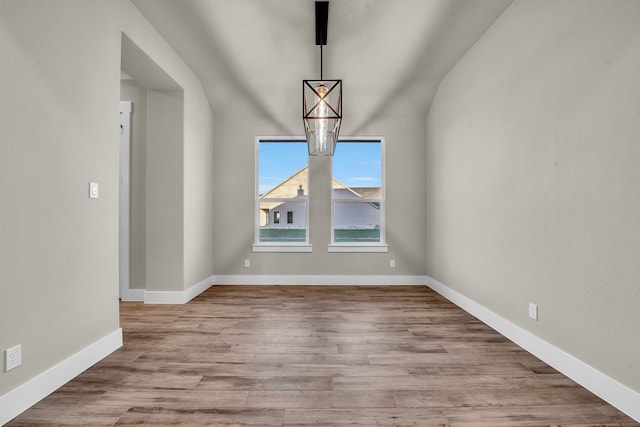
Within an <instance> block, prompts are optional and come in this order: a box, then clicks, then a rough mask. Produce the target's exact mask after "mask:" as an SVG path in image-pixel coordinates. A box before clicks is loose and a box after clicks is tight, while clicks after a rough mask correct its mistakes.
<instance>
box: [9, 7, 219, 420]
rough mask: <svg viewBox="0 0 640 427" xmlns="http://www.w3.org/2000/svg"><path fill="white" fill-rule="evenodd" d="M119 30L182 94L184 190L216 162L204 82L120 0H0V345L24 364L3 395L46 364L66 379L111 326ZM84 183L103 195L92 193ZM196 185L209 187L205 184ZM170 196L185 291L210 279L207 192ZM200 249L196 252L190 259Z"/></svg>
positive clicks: (114, 325) (180, 286)
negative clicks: (75, 360)
mask: <svg viewBox="0 0 640 427" xmlns="http://www.w3.org/2000/svg"><path fill="white" fill-rule="evenodd" d="M123 32H124V33H126V34H128V35H130V37H131V39H132V40H134V41H135V42H136V43H138V44H139V45H140V47H141V48H142V49H144V51H145V52H147V53H148V54H149V56H150V57H151V58H152V59H153V60H154V61H155V62H156V63H157V64H159V65H160V66H161V67H162V68H163V69H164V70H165V71H166V72H167V73H168V74H169V75H170V76H171V77H172V78H173V79H174V80H175V81H176V82H178V84H179V85H180V86H181V87H182V88H184V100H183V101H180V102H183V103H184V108H183V110H184V111H183V113H182V115H181V116H180V117H181V118H182V123H183V126H184V128H183V132H182V133H183V135H181V136H182V137H183V147H180V150H181V151H183V152H184V153H188V154H189V156H186V154H185V155H184V157H180V158H179V159H178V160H177V165H176V170H179V171H182V174H183V175H182V180H181V182H182V185H191V184H192V183H193V181H194V180H199V179H200V178H201V177H203V176H205V177H206V174H207V173H208V172H206V171H203V169H205V168H207V167H208V168H209V169H210V168H211V152H212V148H211V146H212V142H213V141H212V140H213V123H212V121H213V119H212V116H211V112H210V109H209V106H208V104H207V101H206V98H205V96H204V93H203V91H202V87H201V86H200V83H199V81H198V79H197V78H196V77H195V76H194V75H193V73H192V72H191V70H190V69H189V68H188V67H187V66H186V65H185V64H184V62H183V61H182V60H181V59H180V57H179V56H178V55H177V54H176V53H175V52H174V51H173V50H172V49H171V47H170V46H169V45H168V44H167V43H166V41H164V40H163V39H162V38H161V37H160V36H159V35H158V33H157V32H156V31H155V30H154V29H153V27H152V26H151V25H150V24H149V23H148V22H147V21H146V19H145V18H144V17H143V16H142V15H141V14H140V13H139V11H138V10H137V9H136V8H135V7H134V6H133V5H132V4H131V3H130V2H129V1H128V0H114V1H100V2H86V1H82V0H60V1H56V2H42V1H39V0H15V1H14V0H4V1H2V2H0V51H2V61H0V77H2V79H3V81H5V82H11V84H3V85H0V128H1V129H2V135H3V136H2V144H0V200H1V203H0V235H1V236H2V238H1V239H0V348H2V349H4V348H8V347H10V346H12V345H14V344H22V361H23V364H22V366H21V367H19V368H17V369H15V370H12V371H10V372H8V373H5V372H0V396H7V395H8V394H9V393H10V392H11V391H13V390H15V389H16V388H17V387H18V386H20V385H24V384H25V383H28V382H29V381H30V380H32V379H33V378H35V377H37V376H38V375H39V374H41V373H43V372H45V371H47V370H49V371H48V372H54V374H53V375H54V376H55V375H57V376H58V378H60V377H64V375H66V374H67V372H57V371H55V369H57V366H59V365H58V363H59V362H61V361H63V360H65V359H68V358H69V357H71V356H74V355H77V354H80V352H81V351H83V349H86V348H88V347H89V346H91V345H92V344H94V343H96V342H98V341H99V340H101V339H102V338H103V337H105V336H109V335H113V334H114V333H115V332H117V331H118V325H119V321H118V137H119V117H118V116H119V111H118V106H119V98H120V90H121V87H120V60H121V40H122V34H123ZM147 148H148V147H147ZM185 169H190V171H189V172H184V170H185ZM90 181H92V182H98V183H99V192H100V197H99V198H98V199H89V198H88V183H89V182H90ZM147 186H148V180H147ZM198 186H199V188H200V190H201V194H205V193H209V194H211V193H212V191H213V190H212V187H213V182H212V181H206V182H202V183H200V182H199V183H198ZM176 193H179V195H180V196H179V197H178V204H181V207H180V209H181V210H182V216H181V217H180V218H179V221H178V222H179V225H178V227H177V228H178V229H180V230H185V229H187V230H189V232H188V233H184V237H183V239H182V245H181V246H180V247H181V248H183V250H181V251H180V253H179V254H177V255H172V256H173V257H174V258H175V261H174V259H172V262H175V264H174V265H176V268H175V269H174V270H172V271H171V274H172V276H171V277H175V278H176V280H175V282H176V283H172V286H173V287H174V288H173V289H172V290H178V291H181V290H184V289H185V288H188V287H190V286H191V285H193V284H196V283H198V282H199V281H201V280H202V279H204V278H206V277H209V276H210V275H211V274H212V273H213V271H212V262H211V259H212V257H213V241H212V238H211V236H212V227H211V224H210V221H209V219H208V218H206V217H207V215H208V214H209V213H210V211H211V210H212V208H211V206H212V200H211V198H210V197H209V198H208V199H207V200H205V201H199V200H198V201H194V200H192V198H187V197H185V196H184V194H185V193H188V194H192V193H191V190H189V191H187V192H185V191H184V190H183V189H180V190H176ZM174 195H175V194H174ZM147 207H148V205H147ZM200 210H203V211H204V212H200ZM205 219H206V220H205ZM187 221H189V224H188V226H186V225H185V224H184V223H185V222H187ZM183 232H184V231H180V233H183ZM196 250H199V251H202V252H203V253H204V255H202V254H198V257H195V258H196V259H192V258H191V257H194V255H193V253H194V252H195V251H196ZM185 257H190V258H189V259H185ZM203 257H206V259H204V260H203ZM176 272H177V273H176ZM52 369H53V371H52ZM48 385H49V384H45V385H43V384H36V386H35V387H32V388H31V389H32V390H33V389H34V388H35V389H46V386H48ZM2 409H5V408H2ZM3 415H6V414H3Z"/></svg>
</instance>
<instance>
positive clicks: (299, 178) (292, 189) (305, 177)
mask: <svg viewBox="0 0 640 427" xmlns="http://www.w3.org/2000/svg"><path fill="white" fill-rule="evenodd" d="M308 186H309V167H308V166H305V167H304V168H302V169H300V170H299V171H298V172H296V173H294V174H293V175H291V176H290V177H289V178H287V179H285V180H284V181H282V182H281V183H279V184H278V185H276V186H275V187H273V188H272V189H271V190H269V191H267V192H266V193H264V194H262V195H261V196H260V199H294V198H297V197H298V190H300V189H302V190H303V195H304V196H308V195H309V193H308ZM332 189H333V190H346V191H348V192H350V193H352V194H353V195H354V196H356V197H365V198H379V197H380V187H348V186H346V185H344V184H343V183H341V182H340V181H338V180H337V179H335V178H334V179H333V185H332ZM281 204H282V202H260V206H261V208H263V209H273V208H274V207H275V206H279V205H281Z"/></svg>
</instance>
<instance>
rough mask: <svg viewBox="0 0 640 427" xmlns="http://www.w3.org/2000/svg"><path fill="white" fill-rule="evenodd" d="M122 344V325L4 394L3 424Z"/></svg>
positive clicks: (0, 399) (1, 404) (0, 406)
mask: <svg viewBox="0 0 640 427" xmlns="http://www.w3.org/2000/svg"><path fill="white" fill-rule="evenodd" d="M120 347H122V329H117V330H115V331H113V332H112V333H110V334H109V335H107V336H106V337H104V338H102V339H100V340H98V341H96V342H95V343H93V344H91V345H90V346H88V347H86V348H85V349H83V350H80V351H79V352H77V353H75V354H74V355H72V356H70V357H68V358H67V359H65V360H63V361H62V362H60V363H58V364H57V365H55V366H52V367H51V368H49V369H47V370H46V371H44V372H43V373H41V374H39V375H38V376H36V377H34V378H32V379H30V380H29V381H27V382H26V383H24V384H22V385H20V386H18V387H17V388H15V389H13V390H11V391H10V392H8V393H6V394H4V395H2V396H0V425H4V424H6V423H8V422H9V421H11V420H12V419H13V418H15V417H17V416H18V415H20V414H21V413H22V412H24V411H25V410H27V409H28V408H30V407H31V406H33V405H35V404H36V403H38V402H39V401H40V400H42V399H44V398H45V397H47V396H48V395H49V394H51V393H52V392H54V391H55V390H57V389H58V388H60V387H61V386H63V385H64V384H66V383H67V382H69V381H71V380H72V379H73V378H75V377H76V376H78V375H79V374H81V373H82V372H83V371H85V370H86V369H88V368H90V367H91V366H93V365H94V364H96V363H97V362H99V361H100V360H102V359H104V358H105V357H106V356H108V355H109V354H111V353H113V352H114V351H116V350H117V349H118V348H120Z"/></svg>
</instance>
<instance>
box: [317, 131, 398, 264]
mask: <svg viewBox="0 0 640 427" xmlns="http://www.w3.org/2000/svg"><path fill="white" fill-rule="evenodd" d="M340 142H376V143H378V142H379V143H380V161H381V163H382V164H381V168H380V174H381V176H380V198H360V199H340V198H338V199H336V198H334V197H333V194H334V192H333V190H332V191H331V243H330V244H329V247H328V252H389V245H387V243H386V215H385V211H386V203H385V187H386V185H385V140H384V137H382V136H367V137H365V136H355V137H341V138H339V140H338V143H337V145H336V151H337V150H339V149H340ZM334 178H335V177H334V175H333V161H332V162H331V181H332V182H333V179H334ZM336 202H338V203H374V202H377V203H380V222H381V224H380V241H379V242H336V241H335V225H334V224H335V218H334V213H335V204H336Z"/></svg>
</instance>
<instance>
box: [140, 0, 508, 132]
mask: <svg viewBox="0 0 640 427" xmlns="http://www.w3.org/2000/svg"><path fill="white" fill-rule="evenodd" d="M133 3H134V4H135V5H136V7H137V8H138V9H139V10H140V11H141V12H142V13H143V14H144V15H145V16H146V17H147V19H148V20H149V21H150V22H151V24H152V25H153V26H154V27H155V28H156V29H157V30H158V31H159V32H160V33H161V34H162V35H163V37H165V39H166V40H167V41H168V42H169V43H170V44H171V45H172V46H173V48H174V49H175V50H176V51H177V52H178V54H179V55H180V56H181V57H182V58H183V59H184V60H185V62H186V63H187V64H188V65H189V66H190V67H191V68H192V69H193V70H194V72H195V73H196V75H197V76H198V77H199V78H200V79H201V81H202V84H203V87H204V90H205V92H206V95H207V97H208V99H209V103H210V105H211V108H212V110H213V113H214V116H216V117H224V115H225V114H227V113H228V112H229V111H232V110H233V108H234V105H236V104H237V103H239V102H244V103H246V105H250V106H251V107H250V108H252V109H253V110H254V111H253V112H254V113H255V114H259V115H262V116H264V117H267V118H270V119H272V120H274V122H275V123H277V124H278V126H279V127H280V128H281V129H282V131H283V132H286V133H288V134H300V133H302V132H301V129H302V127H301V122H302V121H301V116H302V112H301V104H302V100H301V97H302V80H303V79H316V78H319V77H320V48H319V47H318V46H316V45H315V9H314V1H312V0H133ZM510 3H511V0H331V1H330V3H329V28H328V42H327V46H325V48H324V77H325V78H330V79H342V80H343V86H344V89H343V90H344V92H343V93H344V101H343V109H344V112H343V115H344V122H343V133H345V132H346V133H347V134H349V133H351V134H357V133H358V129H360V128H362V127H364V126H366V124H367V123H368V122H369V121H371V120H374V119H375V118H376V117H378V116H380V115H394V114H422V115H425V116H426V114H427V112H428V109H429V106H430V105H431V101H432V99H433V96H434V95H435V92H436V90H437V87H438V84H439V83H440V80H441V79H442V78H443V77H444V75H445V74H446V72H447V71H448V70H449V69H450V68H451V67H452V66H453V65H454V64H455V63H456V62H457V61H458V60H459V59H460V58H461V57H462V56H463V55H464V53H465V52H466V51H467V50H468V49H469V48H470V47H471V46H472V45H473V44H474V43H475V42H476V41H477V40H478V38H479V37H480V36H481V35H482V34H483V33H484V32H485V31H486V30H487V29H488V28H489V27H490V26H491V24H492V23H493V22H494V21H495V20H496V19H497V17H498V16H499V15H500V14H501V13H502V12H503V11H504V10H505V9H506V8H507V7H508V6H509V4H510Z"/></svg>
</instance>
